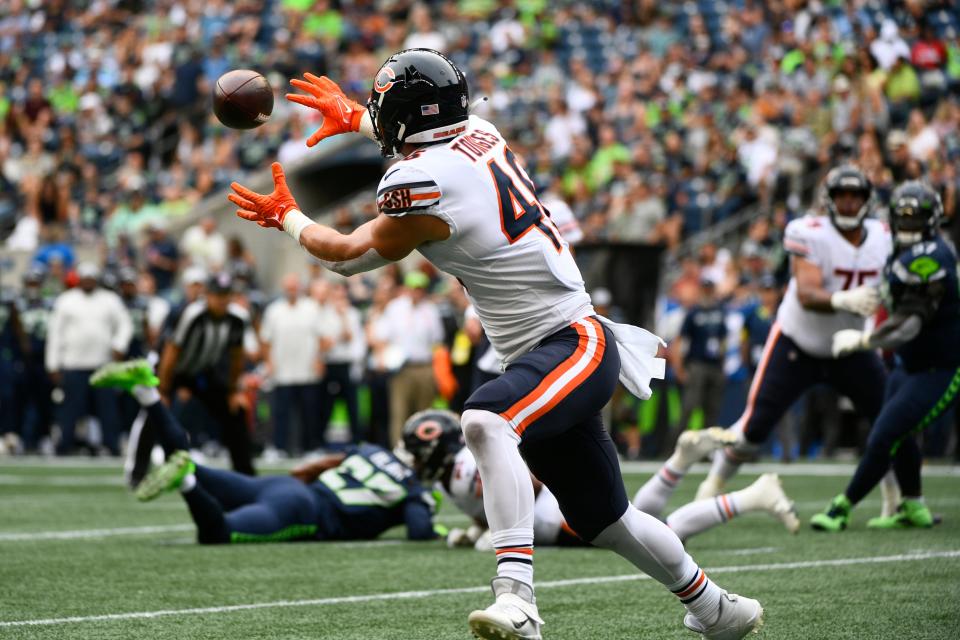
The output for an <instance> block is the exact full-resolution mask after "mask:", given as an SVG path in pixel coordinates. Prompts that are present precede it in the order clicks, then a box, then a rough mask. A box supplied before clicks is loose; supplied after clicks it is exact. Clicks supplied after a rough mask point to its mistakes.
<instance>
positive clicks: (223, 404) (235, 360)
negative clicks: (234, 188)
mask: <svg viewBox="0 0 960 640" xmlns="http://www.w3.org/2000/svg"><path fill="white" fill-rule="evenodd" d="M232 292H233V281H232V279H231V277H230V275H229V274H227V273H218V274H214V275H213V276H211V277H210V280H209V282H208V283H207V292H206V295H205V296H204V297H203V298H201V299H199V300H197V301H196V302H193V303H191V304H190V305H188V306H187V307H186V308H185V309H184V310H183V313H182V314H181V315H180V319H179V321H178V322H177V324H176V327H175V328H174V330H173V333H172V334H171V335H170V339H169V340H168V341H167V343H166V345H165V346H164V348H163V353H162V354H161V356H160V365H159V367H158V371H157V375H158V377H159V378H160V393H161V395H162V396H163V397H164V398H166V399H167V400H168V401H176V400H178V399H182V398H184V397H187V396H189V397H192V398H195V399H196V400H197V401H199V402H200V403H201V404H202V405H203V406H204V408H205V409H206V410H207V413H208V414H209V416H210V418H211V420H213V423H214V424H215V425H216V426H217V427H219V429H220V441H221V442H222V444H223V445H224V446H225V447H226V448H227V450H228V451H229V452H230V459H231V461H232V463H233V468H234V470H235V471H238V472H240V473H245V474H248V475H254V474H255V472H254V469H253V459H252V454H251V446H250V432H249V431H248V430H247V424H246V422H247V421H246V415H245V408H244V407H245V406H246V403H245V398H244V396H243V394H242V393H240V389H239V387H238V384H237V383H238V380H239V379H240V374H241V372H242V370H243V359H244V351H243V340H244V332H245V331H246V330H247V327H248V326H249V324H250V317H249V315H248V314H247V312H246V310H244V309H243V308H242V307H240V306H238V305H235V304H231V303H230V296H231V294H232ZM175 412H176V410H175Z"/></svg>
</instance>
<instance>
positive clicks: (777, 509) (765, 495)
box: [748, 473, 800, 533]
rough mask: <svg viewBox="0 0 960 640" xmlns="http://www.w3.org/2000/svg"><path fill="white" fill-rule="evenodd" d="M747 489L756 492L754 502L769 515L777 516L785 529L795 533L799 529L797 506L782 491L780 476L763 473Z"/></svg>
mask: <svg viewBox="0 0 960 640" xmlns="http://www.w3.org/2000/svg"><path fill="white" fill-rule="evenodd" d="M748 489H749V490H750V491H755V492H756V495H757V503H756V504H757V505H758V506H759V507H760V508H761V509H763V510H764V511H766V512H767V513H769V514H770V515H772V516H774V517H776V518H778V519H779V520H780V522H782V523H783V526H784V527H786V529H787V531H789V532H790V533H796V532H797V531H799V530H800V518H798V517H797V508H796V507H795V506H794V504H793V500H791V499H790V498H789V497H787V494H786V493H785V492H784V490H783V485H782V483H781V482H780V476H778V475H777V474H775V473H765V474H763V475H762V476H760V477H759V478H757V479H756V480H755V481H754V483H753V484H752V485H750V486H749V487H748Z"/></svg>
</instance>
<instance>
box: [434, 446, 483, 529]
mask: <svg viewBox="0 0 960 640" xmlns="http://www.w3.org/2000/svg"><path fill="white" fill-rule="evenodd" d="M449 484H450V486H449V487H442V489H443V490H444V493H446V494H447V495H448V496H450V499H451V500H452V501H453V504H455V505H457V508H458V509H460V511H463V512H464V513H465V514H467V515H468V516H469V517H471V518H473V519H474V520H479V521H481V522H486V521H487V518H486V515H485V514H484V511H483V485H482V484H481V483H480V470H479V469H478V468H477V461H476V459H475V458H474V457H473V454H472V453H470V450H469V449H467V448H466V447H464V448H463V449H460V452H459V453H458V454H457V455H456V456H455V457H454V459H453V471H452V472H451V473H450V483H449Z"/></svg>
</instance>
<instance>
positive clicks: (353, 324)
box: [318, 283, 367, 443]
mask: <svg viewBox="0 0 960 640" xmlns="http://www.w3.org/2000/svg"><path fill="white" fill-rule="evenodd" d="M326 306H327V312H328V313H329V314H330V315H332V316H333V318H331V319H332V320H334V321H332V322H327V323H325V324H326V327H325V328H328V333H329V335H330V342H331V344H330V348H329V349H328V350H327V351H326V353H325V364H326V367H325V375H324V376H323V379H322V380H321V381H320V419H319V420H318V426H319V428H320V429H325V428H326V427H327V424H328V422H329V421H330V415H331V414H332V413H333V405H334V402H336V400H337V398H343V401H344V403H346V405H347V416H348V418H349V420H350V434H351V438H350V439H351V441H352V442H354V443H356V442H359V441H360V414H359V412H358V410H357V379H358V378H359V374H358V372H356V371H355V367H354V364H355V363H357V362H358V361H362V359H363V356H364V353H365V352H366V342H367V341H366V340H365V338H364V335H363V322H362V320H361V318H360V312H359V311H358V310H357V309H355V308H354V307H353V306H351V304H350V299H349V297H348V296H347V288H346V286H344V284H343V283H337V284H332V285H330V289H329V296H328V303H327V305H326ZM355 374H356V375H355Z"/></svg>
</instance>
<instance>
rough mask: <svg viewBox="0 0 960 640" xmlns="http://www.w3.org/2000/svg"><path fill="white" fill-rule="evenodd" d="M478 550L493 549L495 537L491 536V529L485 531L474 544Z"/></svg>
mask: <svg viewBox="0 0 960 640" xmlns="http://www.w3.org/2000/svg"><path fill="white" fill-rule="evenodd" d="M473 548H474V549H476V550H477V551H493V539H492V538H491V537H490V529H487V530H486V531H484V532H483V533H482V534H481V535H480V537H479V538H477V541H476V542H475V543H474V544H473Z"/></svg>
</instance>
